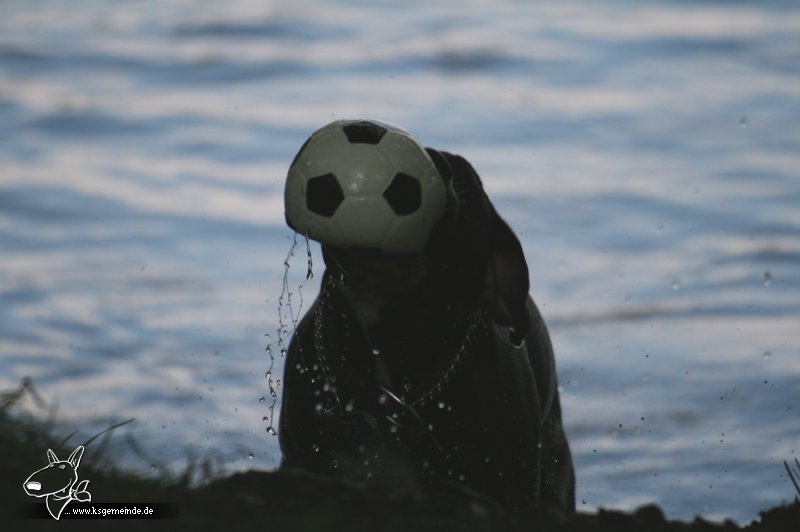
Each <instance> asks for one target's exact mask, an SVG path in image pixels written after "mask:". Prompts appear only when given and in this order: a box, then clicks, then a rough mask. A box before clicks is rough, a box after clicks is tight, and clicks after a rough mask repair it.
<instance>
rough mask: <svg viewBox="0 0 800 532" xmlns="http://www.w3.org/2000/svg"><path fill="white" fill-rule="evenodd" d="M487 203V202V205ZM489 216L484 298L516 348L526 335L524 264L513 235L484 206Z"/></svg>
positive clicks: (526, 274)
mask: <svg viewBox="0 0 800 532" xmlns="http://www.w3.org/2000/svg"><path fill="white" fill-rule="evenodd" d="M487 203H488V201H487ZM488 206H489V214H490V220H491V221H490V223H491V229H490V235H489V258H488V265H487V268H486V277H485V279H484V286H483V289H484V298H485V300H486V301H487V303H488V305H489V310H490V312H491V313H492V317H493V318H494V321H496V322H497V323H499V324H501V325H507V326H508V327H510V328H511V332H510V339H511V342H512V343H513V344H514V345H520V344H521V343H522V341H523V340H524V339H525V336H527V334H528V330H529V328H530V320H529V316H528V309H527V306H526V302H527V299H528V289H529V284H530V283H529V281H528V264H527V263H526V262H525V254H524V252H523V251H522V245H521V244H520V243H519V240H518V239H517V237H516V235H515V234H514V232H513V231H512V230H511V228H510V227H509V226H508V224H507V223H506V222H505V221H504V220H503V219H502V218H500V215H499V214H497V211H496V210H495V208H494V206H493V205H492V204H491V203H488Z"/></svg>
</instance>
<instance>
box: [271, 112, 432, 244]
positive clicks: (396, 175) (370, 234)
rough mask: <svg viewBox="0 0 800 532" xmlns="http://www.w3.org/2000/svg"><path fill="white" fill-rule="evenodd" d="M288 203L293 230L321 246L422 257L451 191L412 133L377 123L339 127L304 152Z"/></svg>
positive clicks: (340, 123) (289, 183)
mask: <svg viewBox="0 0 800 532" xmlns="http://www.w3.org/2000/svg"><path fill="white" fill-rule="evenodd" d="M284 201H285V206H286V222H287V223H288V224H289V226H290V227H291V228H292V229H294V230H295V231H297V232H298V233H300V234H304V235H306V236H308V237H309V238H311V239H313V240H316V241H318V242H320V243H321V244H323V245H326V246H331V247H334V248H342V249H348V248H353V247H358V248H368V249H377V250H380V251H383V252H384V253H389V254H402V253H418V252H421V251H423V250H424V249H425V246H426V244H427V242H428V238H429V236H430V234H431V230H432V229H433V227H434V225H435V224H436V223H437V221H439V219H440V218H441V217H442V215H443V214H444V212H445V209H446V204H447V190H446V186H445V182H444V180H443V178H442V176H441V175H440V174H439V171H438V170H437V169H436V166H435V165H434V163H433V161H432V160H431V158H430V156H429V155H428V153H427V152H426V151H425V149H424V148H423V147H422V146H421V145H420V144H419V142H417V141H416V140H415V139H414V138H413V137H412V136H411V135H410V134H409V133H408V132H406V131H404V130H403V129H400V128H399V127H397V126H393V125H390V124H386V123H383V122H377V121H374V120H337V121H335V122H332V123H330V124H328V125H326V126H324V127H322V128H320V129H318V130H317V131H315V132H314V133H313V134H312V135H311V137H310V138H309V139H308V140H307V141H306V143H305V144H304V145H303V147H302V148H300V151H299V152H298V154H297V156H296V157H295V159H294V161H293V162H292V165H291V166H290V167H289V174H288V177H287V179H286V191H285V196H284Z"/></svg>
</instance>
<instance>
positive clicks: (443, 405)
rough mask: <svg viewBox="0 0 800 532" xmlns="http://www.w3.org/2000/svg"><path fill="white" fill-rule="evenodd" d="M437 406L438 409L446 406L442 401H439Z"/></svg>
mask: <svg viewBox="0 0 800 532" xmlns="http://www.w3.org/2000/svg"><path fill="white" fill-rule="evenodd" d="M438 406H439V408H444V407H445V406H446V405H445V404H444V401H439V403H438Z"/></svg>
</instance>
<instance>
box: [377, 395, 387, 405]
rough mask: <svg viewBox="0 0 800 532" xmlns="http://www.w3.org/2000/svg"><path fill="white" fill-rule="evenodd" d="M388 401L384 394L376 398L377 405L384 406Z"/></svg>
mask: <svg viewBox="0 0 800 532" xmlns="http://www.w3.org/2000/svg"><path fill="white" fill-rule="evenodd" d="M388 400H389V398H388V397H387V396H386V394H385V393H382V394H380V395H379V396H378V403H379V404H382V405H385V404H386V401H388Z"/></svg>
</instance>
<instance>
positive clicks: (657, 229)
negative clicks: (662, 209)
mask: <svg viewBox="0 0 800 532" xmlns="http://www.w3.org/2000/svg"><path fill="white" fill-rule="evenodd" d="M656 232H657V233H658V234H659V235H660V234H661V233H663V232H664V224H658V225H657V226H656Z"/></svg>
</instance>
